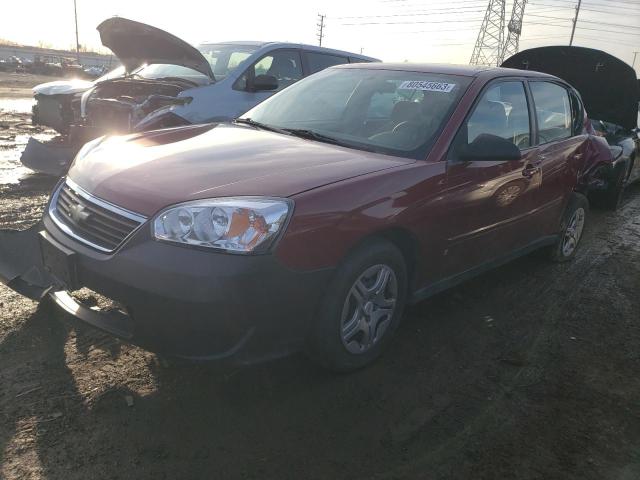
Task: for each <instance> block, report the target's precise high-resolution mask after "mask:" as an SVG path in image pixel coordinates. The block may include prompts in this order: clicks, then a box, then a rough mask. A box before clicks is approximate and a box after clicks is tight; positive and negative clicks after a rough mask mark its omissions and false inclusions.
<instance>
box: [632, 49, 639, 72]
mask: <svg viewBox="0 0 640 480" xmlns="http://www.w3.org/2000/svg"><path fill="white" fill-rule="evenodd" d="M639 53H640V52H633V64H632V65H631V68H636V57H637V56H638V54H639Z"/></svg>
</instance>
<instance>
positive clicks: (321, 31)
mask: <svg viewBox="0 0 640 480" xmlns="http://www.w3.org/2000/svg"><path fill="white" fill-rule="evenodd" d="M326 17H327V16H326V15H321V14H318V21H319V22H320V23H318V35H317V36H318V45H320V46H322V38H323V37H324V19H325V18H326Z"/></svg>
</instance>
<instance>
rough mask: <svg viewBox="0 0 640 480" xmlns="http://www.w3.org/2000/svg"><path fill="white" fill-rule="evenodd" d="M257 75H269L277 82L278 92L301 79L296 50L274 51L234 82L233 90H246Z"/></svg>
mask: <svg viewBox="0 0 640 480" xmlns="http://www.w3.org/2000/svg"><path fill="white" fill-rule="evenodd" d="M258 75H271V76H273V77H275V78H276V79H277V80H278V91H280V90H282V89H283V88H286V87H288V86H289V85H292V84H294V83H295V82H297V81H298V80H300V79H301V78H302V66H301V62H300V54H299V53H298V51H296V50H275V51H273V52H271V53H270V54H268V55H265V56H264V57H262V58H260V59H259V60H258V61H257V62H255V63H254V64H253V65H251V66H250V67H249V68H247V70H245V72H244V73H243V74H242V76H241V77H240V78H239V79H238V80H237V81H236V83H235V84H234V86H233V88H235V89H236V90H248V89H249V87H250V84H251V81H252V80H253V79H254V78H255V77H256V76H258Z"/></svg>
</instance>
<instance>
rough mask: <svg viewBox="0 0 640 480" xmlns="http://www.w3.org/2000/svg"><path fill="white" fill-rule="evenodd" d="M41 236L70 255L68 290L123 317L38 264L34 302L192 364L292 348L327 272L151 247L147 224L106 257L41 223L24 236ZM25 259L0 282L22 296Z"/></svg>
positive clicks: (260, 258)
mask: <svg viewBox="0 0 640 480" xmlns="http://www.w3.org/2000/svg"><path fill="white" fill-rule="evenodd" d="M41 232H44V236H45V237H46V238H47V239H46V241H48V242H50V243H51V244H52V245H53V246H54V247H56V248H58V249H60V250H61V251H66V252H71V253H72V256H73V265H74V277H75V279H76V281H75V282H74V283H76V285H72V286H71V287H72V288H75V287H86V288H88V289H90V290H93V291H94V292H96V293H99V294H101V295H103V296H105V297H108V298H109V299H112V300H114V301H116V302H118V304H120V305H122V306H123V307H124V312H123V311H111V312H108V313H101V312H97V311H96V310H94V309H91V308H88V307H85V306H83V305H81V304H79V303H78V302H76V301H75V300H74V299H73V298H72V297H71V296H70V295H69V294H68V293H66V292H64V291H63V289H62V291H61V287H66V285H64V281H61V280H59V279H60V278H64V277H65V276H64V275H59V274H58V273H59V272H57V271H56V269H57V268H58V267H57V266H56V265H52V264H48V263H47V261H46V260H45V261H44V262H41V263H40V265H41V266H42V268H41V269H40V270H41V271H40V273H41V275H42V276H43V277H45V279H44V280H42V279H39V280H38V281H37V282H35V283H37V286H33V285H32V286H31V287H32V292H31V293H34V292H35V295H28V296H31V297H32V298H34V297H36V298H37V297H38V296H39V295H46V294H49V295H50V296H51V297H52V298H53V300H54V301H55V302H56V304H57V305H58V306H60V307H62V308H63V309H64V310H65V311H67V312H68V313H70V314H72V315H73V316H75V317H76V318H78V319H80V320H81V321H83V322H85V323H89V324H91V325H93V326H94V327H97V328H100V329H102V330H105V331H107V332H109V333H111V334H113V335H115V336H118V337H120V338H123V339H125V340H127V341H129V342H131V343H134V344H137V345H140V346H142V347H144V348H146V349H149V350H152V351H156V352H159V353H163V354H165V355H171V356H177V357H181V358H188V359H194V360H199V359H201V360H212V359H230V360H233V361H235V362H238V363H252V362H255V361H260V360H263V359H267V358H273V357H277V356H282V355H285V354H287V353H290V352H291V351H294V350H296V349H299V348H300V346H301V344H302V342H303V340H304V338H305V337H306V334H307V328H308V326H309V324H310V319H311V318H312V316H313V314H314V311H315V310H316V308H317V307H318V304H319V302H320V300H321V298H322V295H323V294H324V291H325V287H326V285H327V283H328V281H329V278H330V275H331V273H332V271H331V270H322V271H313V272H297V271H292V270H289V269H287V268H286V267H284V266H283V265H282V264H281V263H280V262H279V261H278V260H277V258H276V257H275V256H273V255H234V254H224V253H217V252H211V251H205V250H200V249H194V248H185V247H181V246H176V245H171V244H167V243H162V242H158V241H156V240H154V239H153V238H152V236H151V232H150V228H149V227H148V225H144V226H143V227H141V228H140V229H139V230H138V231H137V232H135V233H134V234H133V235H132V236H131V237H130V238H129V240H128V241H127V242H126V243H125V244H124V245H123V246H121V247H120V248H119V249H118V250H117V251H116V252H115V253H113V254H104V253H100V252H97V251H95V250H93V249H91V248H89V247H87V246H84V245H83V244H81V243H79V242H77V241H76V240H73V239H72V238H70V237H68V236H67V235H66V234H64V233H63V232H62V231H60V230H59V228H58V227H57V226H56V225H55V224H54V223H53V222H52V221H51V219H50V218H49V217H48V216H45V217H44V219H43V223H42V224H41V225H39V226H36V228H34V229H32V231H31V234H32V236H33V235H40V236H42V233H41ZM22 240H23V241H24V239H22ZM2 241H4V238H3V237H2V236H0V242H2ZM29 242H30V243H29V251H30V252H31V253H30V254H29V257H31V259H33V258H35V257H36V256H38V257H39V256H40V255H41V254H40V252H39V251H38V252H37V253H35V252H34V251H35V250H39V248H40V247H39V243H38V242H37V241H34V240H32V239H30V240H29ZM7 254H9V252H8V248H5V250H2V247H0V255H2V256H0V259H1V258H5V259H6V258H7ZM28 260H29V259H24V261H22V262H21V265H20V268H16V267H13V271H12V272H11V275H12V276H13V278H11V279H9V278H7V277H8V275H7V274H6V272H7V271H8V270H11V269H7V265H6V262H4V263H5V265H4V266H3V265H2V264H0V268H2V269H3V270H4V272H5V273H4V274H3V272H0V277H2V276H3V277H4V281H5V283H7V284H8V285H9V286H10V287H12V288H14V289H15V290H17V291H20V289H19V288H15V287H16V286H23V288H22V290H23V291H22V292H20V293H24V290H25V288H24V285H28V284H29V278H22V277H21V276H16V272H17V270H19V269H23V268H24V266H25V263H28ZM47 269H48V270H49V271H48V272H47ZM36 270H37V268H36ZM23 271H25V272H26V271H27V270H23ZM32 277H33V275H32ZM47 283H50V286H49V287H47V285H46V284H47ZM43 284H44V285H43ZM36 287H37V288H36Z"/></svg>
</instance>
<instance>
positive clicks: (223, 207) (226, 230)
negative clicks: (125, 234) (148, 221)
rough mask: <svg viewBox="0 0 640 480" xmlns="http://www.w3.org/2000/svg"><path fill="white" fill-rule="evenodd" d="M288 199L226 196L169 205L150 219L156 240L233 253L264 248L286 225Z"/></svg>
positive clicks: (288, 206) (255, 251)
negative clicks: (152, 219)
mask: <svg viewBox="0 0 640 480" xmlns="http://www.w3.org/2000/svg"><path fill="white" fill-rule="evenodd" d="M292 210H293V203H292V202H291V201H290V200H286V199H281V198H267V197H229V198H215V199H210V200H197V201H194V202H188V203H183V204H180V205H175V206H173V207H169V208H167V209H165V210H163V211H162V212H160V213H159V214H158V215H157V216H156V217H155V219H154V221H153V235H154V237H155V238H156V239H158V240H163V241H167V242H172V243H178V244H183V245H191V246H196V247H206V248H212V249H215V250H222V251H226V252H232V253H260V252H264V251H265V250H267V249H268V248H269V246H270V245H271V244H272V243H273V241H274V240H275V238H276V236H277V234H278V233H279V232H280V231H281V230H282V229H283V228H284V227H285V224H286V223H287V220H288V218H289V216H290V214H291V212H292Z"/></svg>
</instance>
